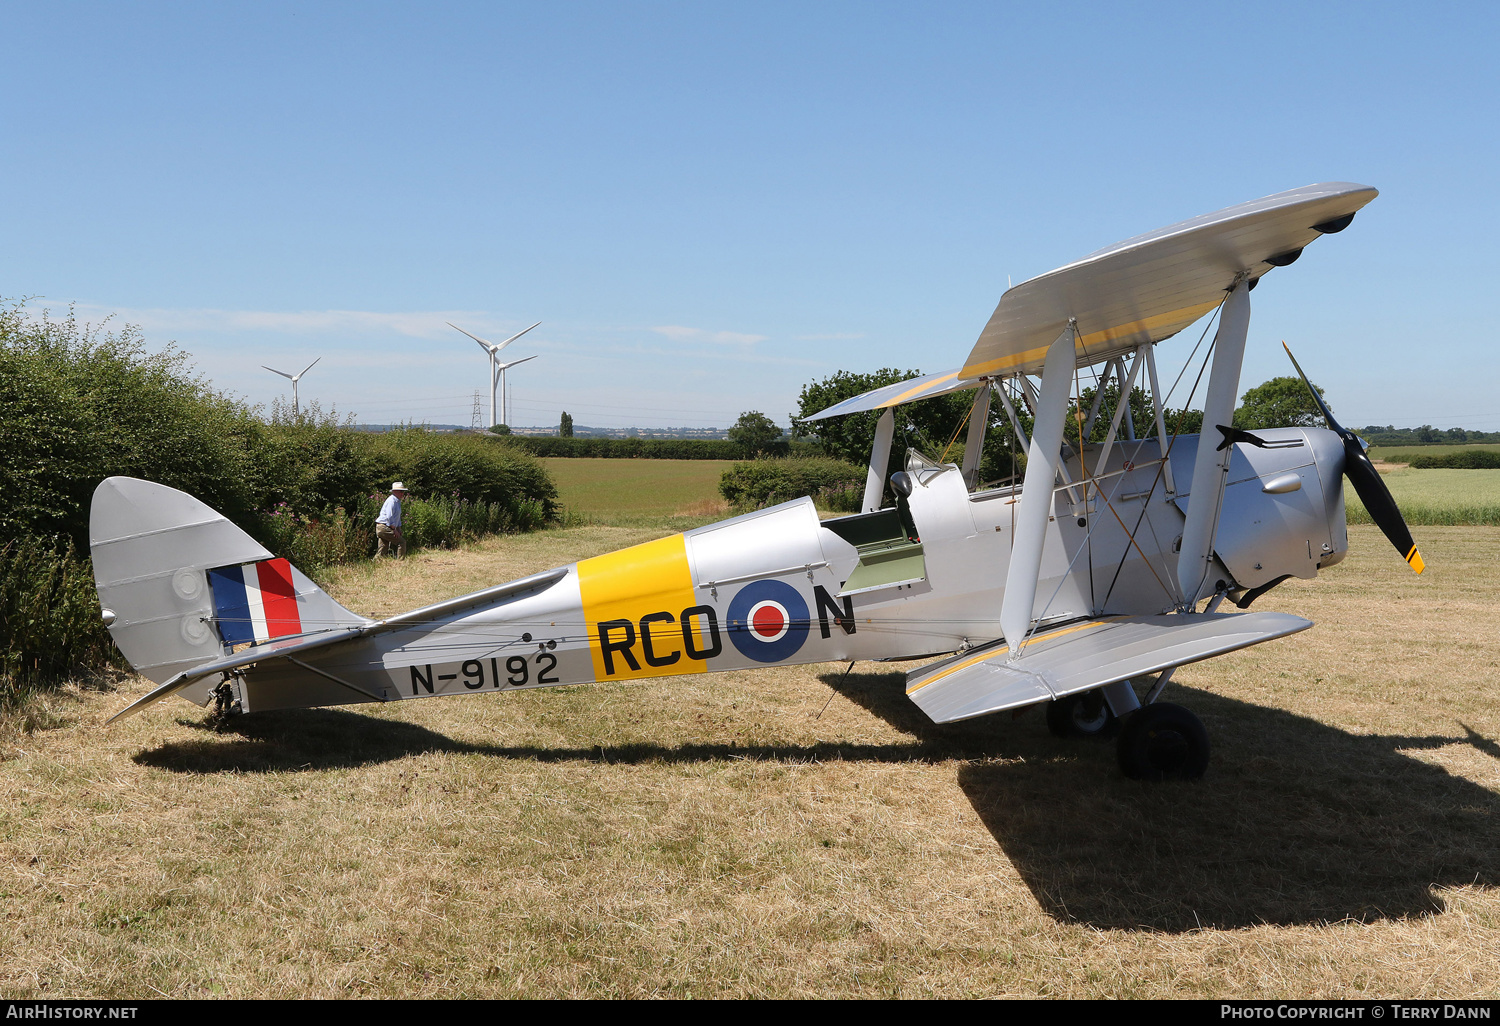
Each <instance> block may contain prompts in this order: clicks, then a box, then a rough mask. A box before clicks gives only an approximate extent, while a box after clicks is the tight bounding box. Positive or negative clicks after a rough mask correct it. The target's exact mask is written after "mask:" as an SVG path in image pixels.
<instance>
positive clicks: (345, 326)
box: [74, 303, 496, 339]
mask: <svg viewBox="0 0 1500 1026" xmlns="http://www.w3.org/2000/svg"><path fill="white" fill-rule="evenodd" d="M74 309H75V310H76V311H77V312H78V314H79V316H80V317H82V318H84V319H86V320H103V319H104V318H105V317H106V316H109V315H111V314H113V315H114V317H115V320H116V321H123V322H125V323H127V324H138V325H140V326H141V327H142V328H146V329H148V330H150V331H160V332H189V331H213V332H235V331H266V332H277V333H281V334H288V335H315V334H343V335H349V334H366V335H368V334H375V333H380V334H394V335H402V336H405V337H407V338H422V339H436V338H442V337H445V336H447V335H453V334H455V333H454V331H453V329H452V328H450V327H448V325H447V324H446V323H444V322H445V321H458V322H462V321H468V322H469V323H471V324H475V325H478V326H479V330H489V328H488V327H487V326H488V325H493V324H494V323H496V322H495V321H494V320H493V319H492V318H491V317H489V316H487V315H485V314H481V313H476V312H475V311H473V310H431V311H425V310H419V311H395V312H382V311H373V310H213V309H178V310H174V309H160V308H155V309H149V308H148V309H128V308H119V307H116V308H110V307H103V306H98V305H96V304H92V303H77V304H74Z"/></svg>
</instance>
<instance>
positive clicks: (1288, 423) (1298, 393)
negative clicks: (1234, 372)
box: [1234, 377, 1323, 431]
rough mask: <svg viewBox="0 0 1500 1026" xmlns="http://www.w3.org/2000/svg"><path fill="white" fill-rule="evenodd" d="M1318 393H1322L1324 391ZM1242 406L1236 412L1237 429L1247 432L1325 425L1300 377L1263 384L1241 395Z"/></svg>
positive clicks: (1319, 389)
mask: <svg viewBox="0 0 1500 1026" xmlns="http://www.w3.org/2000/svg"><path fill="white" fill-rule="evenodd" d="M1313 387H1314V388H1318V386H1317V385H1314V386H1313ZM1318 394H1319V395H1322V394H1323V390H1322V389H1321V388H1318ZM1240 403H1241V405H1240V408H1239V409H1237V410H1235V411H1234V426H1235V427H1237V428H1240V429H1242V430H1245V431H1254V430H1255V429H1257V428H1279V427H1315V426H1318V425H1321V424H1322V423H1323V414H1322V411H1320V410H1319V409H1318V404H1317V403H1315V402H1313V397H1312V395H1311V394H1309V393H1308V391H1307V386H1306V385H1304V384H1303V383H1302V379H1301V378H1291V377H1284V378H1272V379H1271V380H1270V381H1265V382H1262V383H1261V384H1259V385H1256V386H1255V387H1254V388H1252V389H1250V391H1248V392H1246V393H1245V394H1244V395H1242V396H1240Z"/></svg>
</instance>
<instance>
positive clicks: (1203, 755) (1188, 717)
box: [1119, 702, 1208, 780]
mask: <svg viewBox="0 0 1500 1026" xmlns="http://www.w3.org/2000/svg"><path fill="white" fill-rule="evenodd" d="M1119 754H1120V769H1121V770H1122V771H1123V772H1124V774H1125V775H1126V776H1127V777H1130V778H1132V779H1134V780H1197V779H1198V778H1199V777H1201V776H1203V771H1204V770H1206V769H1208V731H1207V730H1206V729H1204V726H1203V721H1202V720H1200V719H1198V717H1196V716H1194V715H1193V714H1192V713H1191V712H1189V711H1188V710H1186V709H1184V708H1183V707H1182V706H1180V705H1172V704H1171V703H1170V702H1157V703H1156V704H1154V705H1147V706H1142V707H1141V708H1140V709H1138V710H1136V711H1135V712H1133V713H1131V714H1130V715H1129V716H1128V717H1126V719H1125V723H1124V725H1123V726H1122V727H1121V728H1120V741H1119Z"/></svg>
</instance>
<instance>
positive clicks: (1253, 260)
mask: <svg viewBox="0 0 1500 1026" xmlns="http://www.w3.org/2000/svg"><path fill="white" fill-rule="evenodd" d="M1376 195H1377V193H1376V190H1374V189H1372V188H1370V187H1369V186H1368V185H1354V184H1352V183H1350V182H1325V183H1323V184H1320V185H1309V186H1305V187H1303V188H1301V189H1293V190H1291V191H1290V192H1282V193H1277V194H1276V195H1274V196H1267V197H1265V198H1264V199H1258V200H1254V201H1252V202H1250V203H1242V204H1240V205H1239V206H1235V207H1228V208H1226V209H1224V210H1219V211H1216V212H1214V213H1212V214H1204V215H1203V216H1202V217H1195V218H1193V219H1192V220H1190V221H1183V222H1181V223H1179V224H1174V225H1170V226H1168V227H1166V228H1161V229H1158V230H1157V231H1154V232H1150V233H1148V234H1146V235H1138V236H1136V237H1135V238H1133V239H1126V240H1125V241H1124V242H1120V243H1116V244H1115V245H1113V246H1110V247H1109V248H1108V249H1102V250H1100V251H1099V252H1097V253H1093V254H1090V255H1089V256H1086V257H1084V258H1083V259H1082V260H1079V261H1077V262H1076V263H1072V264H1069V265H1067V266H1066V267H1061V268H1058V269H1057V270H1055V271H1049V272H1048V273H1047V274H1044V275H1041V276H1040V277H1037V278H1032V279H1031V280H1029V281H1024V282H1022V283H1021V284H1019V285H1017V286H1016V287H1015V288H1013V289H1010V290H1009V291H1007V292H1006V293H1005V295H1003V296H1002V297H1000V304H999V305H998V306H997V307H995V313H994V315H993V316H991V317H990V320H989V323H988V324H986V325H985V326H984V331H982V332H980V335H979V341H978V342H976V343H975V344H974V349H973V351H972V352H970V353H969V358H968V359H967V360H966V361H964V366H963V368H962V369H961V370H960V371H959V372H958V375H959V376H960V377H963V378H977V377H980V376H983V375H998V376H1007V375H1011V374H1017V373H1035V372H1037V371H1040V370H1041V367H1042V363H1043V361H1044V359H1045V357H1046V354H1047V347H1048V346H1049V345H1051V344H1052V341H1053V340H1054V339H1056V338H1057V336H1058V335H1059V334H1061V333H1062V330H1063V329H1064V328H1065V327H1066V326H1067V324H1068V321H1069V320H1070V319H1076V320H1077V322H1078V334H1079V337H1078V342H1077V357H1078V362H1079V364H1080V365H1082V364H1091V363H1097V362H1098V361H1100V360H1103V359H1107V358H1109V357H1112V356H1117V355H1119V354H1121V353H1124V352H1126V351H1128V350H1131V349H1134V348H1136V347H1137V346H1140V345H1141V344H1142V343H1145V342H1159V341H1161V340H1162V339H1165V338H1170V337H1171V336H1173V335H1175V334H1177V332H1179V331H1181V330H1182V329H1183V328H1185V327H1187V326H1188V325H1189V324H1191V323H1193V322H1194V321H1196V320H1197V319H1198V318H1199V317H1202V316H1203V315H1204V314H1206V313H1208V312H1209V311H1210V310H1212V309H1214V307H1216V306H1218V305H1219V303H1220V302H1222V301H1223V299H1224V294H1225V290H1226V289H1228V288H1229V287H1230V286H1231V285H1233V284H1234V280H1235V278H1236V276H1238V275H1240V274H1242V273H1244V274H1247V275H1248V276H1249V277H1250V278H1252V279H1255V278H1259V277H1260V276H1261V275H1263V274H1265V273H1266V272H1267V271H1269V270H1270V269H1271V268H1272V267H1279V266H1285V265H1286V264H1289V263H1291V262H1292V261H1293V260H1295V259H1296V258H1297V256H1298V255H1299V254H1300V253H1301V252H1302V248H1303V247H1304V246H1306V245H1307V244H1308V243H1309V242H1312V241H1313V240H1314V239H1316V238H1317V237H1318V236H1319V235H1323V234H1329V233H1332V232H1336V231H1341V230H1343V228H1344V227H1345V226H1346V225H1347V224H1348V223H1349V220H1350V219H1352V218H1353V216H1354V214H1355V213H1356V212H1357V211H1359V210H1360V208H1362V207H1363V206H1364V205H1365V204H1366V203H1369V202H1370V201H1371V200H1372V199H1374V198H1375V196H1376Z"/></svg>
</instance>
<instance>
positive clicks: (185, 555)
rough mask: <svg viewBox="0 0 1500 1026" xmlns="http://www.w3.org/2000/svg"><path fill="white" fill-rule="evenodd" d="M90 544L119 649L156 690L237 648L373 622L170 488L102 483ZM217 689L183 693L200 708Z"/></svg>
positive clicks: (114, 480) (128, 481) (122, 480)
mask: <svg viewBox="0 0 1500 1026" xmlns="http://www.w3.org/2000/svg"><path fill="white" fill-rule="evenodd" d="M89 547H90V551H91V554H92V556H93V562H94V583H95V584H96V585H97V586H98V589H99V604H100V605H101V606H102V607H103V608H104V610H105V619H106V622H108V624H109V631H110V634H111V636H113V638H114V641H115V644H116V646H118V647H119V649H120V651H121V653H123V654H124V656H125V658H126V659H127V660H129V661H130V665H131V666H132V667H134V668H135V670H136V672H137V673H140V674H141V675H143V676H145V677H148V678H150V679H151V680H153V681H155V682H157V683H158V684H161V683H164V682H166V681H168V680H170V679H171V678H173V677H175V676H176V675H177V674H179V673H181V672H182V671H184V670H187V669H190V668H192V667H195V666H199V665H201V664H203V663H206V662H209V661H211V660H213V659H215V658H218V657H221V656H226V655H229V654H231V652H232V651H233V649H234V647H235V646H236V645H240V644H245V643H249V644H255V643H258V642H265V641H270V640H274V639H277V638H285V637H294V636H298V635H303V634H312V633H315V632H321V631H326V630H330V629H336V628H340V627H356V626H363V625H365V624H368V623H371V622H372V621H370V620H368V619H366V618H365V617H362V616H360V615H358V614H356V613H352V612H350V611H349V610H347V609H345V608H344V607H343V606H341V605H339V604H338V603H337V602H335V601H334V600H333V599H332V598H330V597H329V596H328V594H327V593H325V592H324V591H323V590H322V589H321V588H319V587H318V586H317V585H316V584H314V583H313V582H312V581H311V580H309V579H308V578H307V577H306V576H305V575H303V573H302V572H301V571H300V570H298V569H297V568H296V567H294V566H292V565H291V564H290V563H288V562H287V561H286V560H285V559H277V558H275V557H274V556H273V555H272V554H271V553H270V552H268V551H267V550H266V548H265V547H264V546H262V545H261V544H260V543H259V542H257V541H256V540H255V539H254V538H251V537H250V536H249V535H248V534H246V533H245V532H244V531H242V530H240V529H239V528H238V527H236V526H235V525H234V524H232V523H230V522H229V520H228V519H227V518H225V517H224V516H223V515H222V514H220V513H218V512H216V511H214V510H213V509H211V508H209V507H208V506H207V505H205V504H204V503H202V502H199V501H198V500H197V499H195V498H193V497H192V496H191V495H188V494H187V493H185V492H180V491H178V490H177V489H175V488H168V487H167V486H166V485H160V484H154V483H152V482H150V481H141V480H137V479H136V478H130V477H111V478H107V479H105V480H104V481H103V482H101V483H100V485H99V487H98V488H96V489H95V490H94V499H93V505H92V507H91V509H90V511H89ZM213 683H214V682H213V681H204V682H202V683H200V684H198V685H195V687H194V688H193V689H189V690H187V691H184V692H182V693H183V694H184V696H185V697H188V698H191V699H193V700H194V701H197V702H198V703H199V704H204V703H206V702H207V701H208V697H209V691H210V689H211V687H212V685H213ZM199 690H201V691H202V694H201V695H199V694H196V693H192V692H195V691H199Z"/></svg>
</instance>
